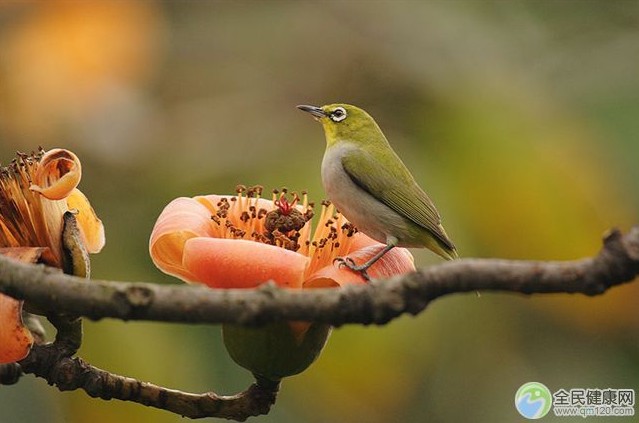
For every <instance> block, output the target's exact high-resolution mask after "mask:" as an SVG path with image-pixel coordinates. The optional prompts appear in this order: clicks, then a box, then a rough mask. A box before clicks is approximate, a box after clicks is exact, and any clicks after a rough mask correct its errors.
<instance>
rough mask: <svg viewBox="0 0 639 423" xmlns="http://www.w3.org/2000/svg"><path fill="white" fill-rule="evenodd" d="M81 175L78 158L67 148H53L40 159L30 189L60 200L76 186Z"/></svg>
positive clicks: (51, 198)
mask: <svg viewBox="0 0 639 423" xmlns="http://www.w3.org/2000/svg"><path fill="white" fill-rule="evenodd" d="M81 177H82V166H81V165H80V159H78V157H77V156H76V155H75V154H73V153H72V152H70V151H69V150H64V149H62V148H54V149H53V150H50V151H47V152H46V153H44V155H43V156H42V158H41V159H40V162H39V164H38V170H37V171H36V174H35V176H34V180H33V185H31V187H30V189H31V190H32V191H36V192H39V193H40V194H42V195H43V196H44V197H46V198H48V199H49V200H62V199H63V198H66V197H67V196H68V195H70V194H71V192H72V191H73V190H74V189H75V187H77V186H78V184H79V183H80V178H81Z"/></svg>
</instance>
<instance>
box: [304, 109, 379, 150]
mask: <svg viewBox="0 0 639 423" xmlns="http://www.w3.org/2000/svg"><path fill="white" fill-rule="evenodd" d="M297 108H298V109H300V110H302V111H304V112H308V113H310V114H311V115H313V117H314V118H315V120H317V121H319V122H320V123H321V124H322V126H323V127H324V133H325V134H326V143H327V146H328V147H331V146H332V145H334V144H335V143H338V142H342V141H348V142H351V143H355V144H360V145H362V146H364V145H366V144H370V143H372V142H375V140H377V139H380V135H381V139H384V135H383V134H382V131H381V130H380V129H379V126H377V123H376V122H375V120H374V119H373V118H372V117H371V115H369V114H368V113H366V112H365V111H364V110H362V109H360V108H359V107H356V106H352V105H350V104H341V103H335V104H328V105H326V106H322V107H317V106H306V105H302V106H297Z"/></svg>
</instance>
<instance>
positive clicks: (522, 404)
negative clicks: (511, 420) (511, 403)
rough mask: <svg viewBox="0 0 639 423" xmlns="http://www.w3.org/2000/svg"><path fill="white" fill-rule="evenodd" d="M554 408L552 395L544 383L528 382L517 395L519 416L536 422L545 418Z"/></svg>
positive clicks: (516, 403) (516, 404) (516, 405)
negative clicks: (552, 407)
mask: <svg viewBox="0 0 639 423" xmlns="http://www.w3.org/2000/svg"><path fill="white" fill-rule="evenodd" d="M551 406H552V394H551V393H550V390H549V389H548V388H547V387H546V385H544V384H543V383H539V382H528V383H524V384H523V385H521V388H519V389H518V390H517V393H516V394H515V407H516V408H517V411H519V414H521V415H522V416H524V417H525V418H527V419H531V420H535V419H540V418H542V417H544V416H545V415H546V414H548V412H549V411H550V407H551Z"/></svg>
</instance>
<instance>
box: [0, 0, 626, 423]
mask: <svg viewBox="0 0 639 423" xmlns="http://www.w3.org/2000/svg"><path fill="white" fill-rule="evenodd" d="M638 67H639V2H637V1H615V2H609V1H509V2H506V1H503V2H502V1H498V2H482V1H455V2H443V1H441V2H440V1H425V2H417V1H415V2H408V1H405V2H402V1H394V2H382V1H378V2H374V1H350V2H313V1H295V2H293V1H265V2H205V1H200V2H196V1H191V2H152V1H144V2H142V1H140V2H124V1H102V2H92V1H83V2H56V1H49V2H12V1H9V2H2V3H0V161H2V162H5V163H6V162H8V161H9V160H10V159H11V157H13V154H14V152H15V150H21V151H25V150H27V151H28V150H32V149H34V148H36V147H37V146H38V145H43V146H44V147H46V148H52V147H65V148H69V149H71V150H73V151H74V152H75V153H76V154H77V155H78V156H79V157H80V158H81V160H82V164H83V171H84V172H83V180H82V184H81V188H82V190H83V191H84V192H85V193H86V194H87V196H88V197H89V198H90V200H91V202H92V204H93V206H94V207H95V209H96V211H97V212H98V214H99V215H100V217H101V218H102V220H103V222H104V224H105V227H106V233H107V245H106V247H105V249H104V250H103V252H102V253H101V254H99V255H97V256H95V257H94V259H93V262H92V263H93V275H94V277H97V278H101V279H114V280H132V281H154V282H160V283H179V282H178V281H176V280H174V279H172V278H170V277H168V276H165V275H163V274H161V273H160V272H159V271H158V270H156V269H155V267H154V266H153V264H152V263H151V261H150V259H149V256H148V253H147V248H148V247H147V243H148V237H149V234H150V232H151V228H152V227H153V224H154V221H155V218H156V217H157V216H158V214H159V213H160V211H161V210H162V208H163V207H164V205H166V204H167V203H168V202H169V201H170V200H171V199H173V198H175V197H177V196H192V195H196V194H205V193H222V194H223V193H232V192H233V189H234V187H235V185H236V184H238V183H245V184H258V183H259V184H262V185H264V186H266V187H267V188H273V187H281V186H287V187H289V188H291V189H296V190H302V189H307V190H309V192H310V195H311V197H312V198H313V199H315V200H320V199H321V198H322V197H323V191H322V188H321V184H320V177H319V168H320V162H321V157H322V154H323V150H324V140H323V135H322V133H321V129H320V127H319V126H318V125H317V124H316V123H315V122H313V121H312V120H311V119H309V117H308V116H306V115H304V114H302V113H301V112H299V111H298V110H296V109H295V107H294V106H295V105H297V104H301V103H310V104H317V105H321V104H325V103H331V102H337V101H340V102H348V103H353V104H357V105H359V106H362V107H363V108H365V109H366V110H368V111H369V112H370V113H371V114H372V115H373V116H375V117H376V119H377V121H378V123H379V124H380V125H381V126H382V128H383V129H384V130H385V132H386V135H387V136H388V138H389V139H390V141H391V143H392V144H393V146H394V147H395V149H396V150H397V152H398V153H399V154H400V156H402V157H403V158H404V159H405V162H406V164H407V165H408V166H409V168H411V169H412V170H413V173H414V174H415V177H416V178H417V179H418V181H420V182H421V184H422V185H423V186H424V187H426V189H427V191H428V192H429V193H430V194H431V196H432V197H433V199H434V200H435V202H436V204H437V205H438V208H439V210H440V212H441V213H442V215H443V216H444V224H445V226H446V228H447V231H448V233H449V234H450V236H451V237H452V238H453V239H454V240H455V242H456V244H457V245H458V248H459V251H460V253H461V255H462V256H466V257H469V256H470V257H505V258H528V259H572V258H578V257H582V256H587V255H592V254H595V253H596V252H597V250H598V249H599V247H600V244H601V241H600V239H601V236H602V234H603V233H604V232H605V231H606V230H608V229H609V228H611V227H613V226H614V227H619V228H621V229H623V230H627V229H628V228H630V226H631V225H633V224H636V223H638V222H639V219H637V217H638V211H639V166H638V165H637V163H638V158H639V140H638V138H637V134H639V118H638V116H639V77H638V73H637V69H638ZM414 254H415V258H416V263H417V264H418V265H419V266H428V265H432V264H436V263H438V262H439V259H438V258H437V257H435V256H434V255H433V254H430V253H429V252H425V251H420V250H415V251H414ZM638 301H639V284H635V285H629V286H624V287H620V288H616V289H614V290H613V291H611V292H609V293H607V294H605V295H604V296H601V297H596V298H585V297H582V296H573V295H554V296H536V297H533V298H528V297H523V296H516V295H505V294H488V293H486V294H482V295H481V297H477V296H476V295H474V294H465V295H457V296H452V297H447V298H444V299H442V300H439V301H436V302H435V303H434V304H432V305H431V306H429V308H428V309H427V310H426V311H425V312H424V313H422V314H421V315H419V316H418V317H415V318H413V317H403V318H401V319H399V320H397V321H395V322H393V323H391V324H389V325H387V326H384V327H360V326H347V327H343V328H340V329H338V330H335V331H334V333H333V335H332V337H331V339H330V340H329V344H328V345H327V347H326V349H325V350H324V352H323V354H322V356H321V357H320V359H319V361H318V362H316V363H315V364H314V365H313V366H312V367H311V368H310V369H309V370H308V371H306V372H304V373H303V374H301V375H299V376H295V377H292V378H290V379H287V380H285V381H284V384H283V389H282V392H281V394H280V396H279V400H278V402H277V404H276V405H275V406H274V408H273V409H272V412H271V413H270V414H269V415H268V416H263V417H259V418H254V419H252V420H251V421H262V422H310V423H314V422H328V421H336V422H372V423H375V422H425V421H429V422H457V421H473V422H506V421H521V420H523V419H522V418H521V417H519V415H518V414H517V412H516V410H515V408H514V406H513V401H514V395H515V392H516V391H517V389H518V388H519V386H521V385H522V384H523V383H525V382H529V381H539V382H542V383H544V384H545V385H547V386H548V387H549V388H550V389H551V390H552V391H555V390H558V389H559V388H567V389H570V388H589V387H590V388H607V387H613V388H635V389H639V343H638V341H637V333H638V331H639V313H637V303H638ZM85 329H86V336H85V341H84V344H83V346H82V349H81V350H80V355H81V356H82V357H83V358H85V359H87V360H88V361H89V362H91V363H92V364H95V365H97V366H99V367H102V368H105V369H109V370H111V371H113V372H117V373H121V374H124V375H127V376H131V377H135V378H138V379H141V380H144V381H151V382H154V383H157V384H161V385H164V386H168V387H171V388H175V389H181V390H186V391H193V392H204V391H208V390H213V391H215V392H217V393H219V394H232V393H235V392H237V391H239V390H242V389H244V388H245V387H246V386H248V384H249V383H250V382H251V381H252V379H251V376H250V374H248V373H247V372H246V371H244V370H243V369H241V368H239V367H237V366H236V365H234V363H232V361H231V360H230V359H229V357H228V356H227V354H226V352H225V350H224V347H223V345H222V343H221V336H220V331H219V327H212V326H204V325H202V326H190V325H176V324H160V323H137V322H131V323H122V322H117V321H111V320H106V321H102V322H86V325H85ZM554 419H555V420H558V421H562V420H561V419H559V418H554ZM603 420H605V419H603ZM611 420H612V419H611ZM628 420H629V419H625V420H623V421H628ZM43 421H45V422H51V423H63V422H64V423H84V422H91V423H103V422H105V423H106V422H115V421H136V422H158V423H169V422H181V421H183V419H182V418H180V417H179V416H175V415H172V414H170V413H167V412H163V411H159V410H153V409H148V408H145V407H142V406H139V405H135V404H130V403H123V402H117V401H110V402H106V401H102V400H95V399H91V398H89V397H88V396H87V395H85V394H84V393H83V392H71V393H61V392H59V391H57V390H56V389H54V388H51V387H49V386H47V385H46V383H45V382H44V381H43V380H39V379H35V378H33V377H32V376H27V377H24V378H23V379H22V380H21V381H20V383H19V384H17V385H15V386H10V387H0V422H2V423H14V422H15V423H17V422H20V423H30V422H43ZM544 421H553V417H551V416H548V417H546V418H544ZM598 421H599V420H598ZM613 421H619V420H613Z"/></svg>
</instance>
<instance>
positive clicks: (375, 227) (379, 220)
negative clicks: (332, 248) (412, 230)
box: [322, 143, 410, 246]
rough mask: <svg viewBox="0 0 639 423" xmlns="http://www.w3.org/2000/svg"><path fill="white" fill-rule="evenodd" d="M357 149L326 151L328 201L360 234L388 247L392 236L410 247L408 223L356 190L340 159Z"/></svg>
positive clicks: (344, 146) (345, 146)
mask: <svg viewBox="0 0 639 423" xmlns="http://www.w3.org/2000/svg"><path fill="white" fill-rule="evenodd" d="M356 148H357V147H356V146H354V145H352V144H347V143H342V145H340V146H333V147H331V148H330V149H327V151H326V153H325V154H324V160H323V161H322V183H323V185H324V190H326V195H327V196H328V199H329V200H330V201H331V202H332V203H333V204H335V207H337V209H338V210H339V211H340V212H341V213H342V214H343V215H344V216H345V217H346V218H347V219H348V220H349V221H350V222H352V223H353V224H354V225H355V226H356V227H357V229H358V230H359V231H361V232H363V233H365V234H366V235H368V236H369V237H371V238H373V239H375V240H376V241H379V242H381V243H384V244H385V243H386V242H387V239H388V237H389V236H393V237H396V238H398V240H399V241H400V243H399V245H402V246H410V245H408V244H410V242H408V243H406V242H402V241H408V239H406V238H409V237H408V233H407V232H408V225H407V221H406V219H404V218H403V217H402V216H400V215H399V214H397V213H396V212H395V211H394V210H392V209H391V208H389V207H388V206H386V205H385V204H384V203H382V202H380V201H378V200H377V199H375V198H374V197H372V196H371V195H370V194H368V193H367V192H366V191H364V190H363V189H362V188H360V187H359V186H357V185H356V184H355V183H354V182H353V180H352V179H351V178H350V176H348V174H347V173H346V171H344V168H343V166H342V162H341V158H342V157H343V156H344V154H345V153H346V152H348V151H352V150H353V149H356Z"/></svg>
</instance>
